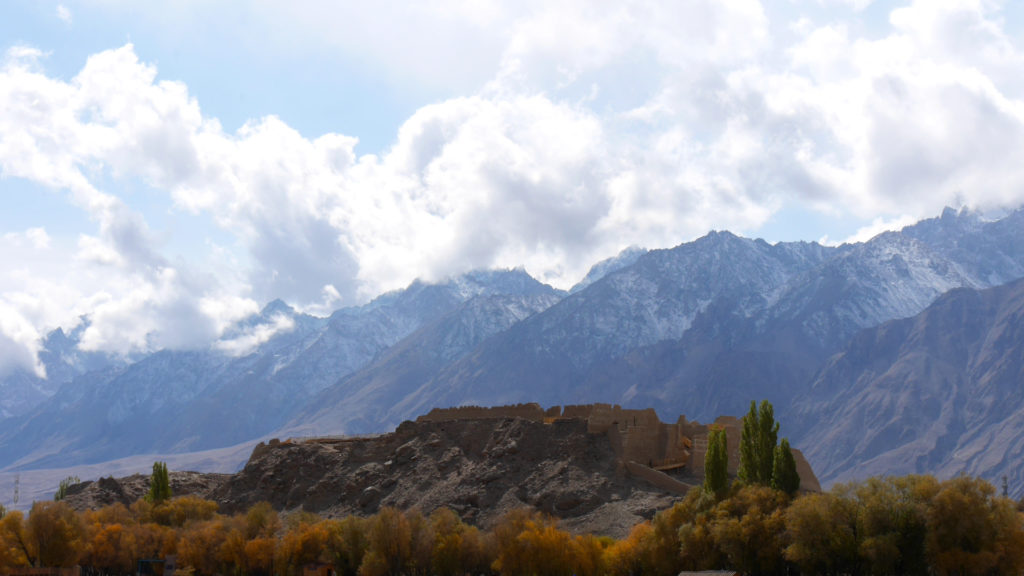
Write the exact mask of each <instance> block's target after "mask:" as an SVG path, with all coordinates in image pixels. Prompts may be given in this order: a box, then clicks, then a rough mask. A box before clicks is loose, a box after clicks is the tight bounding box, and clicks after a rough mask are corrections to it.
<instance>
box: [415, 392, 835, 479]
mask: <svg viewBox="0 0 1024 576" xmlns="http://www.w3.org/2000/svg"><path fill="white" fill-rule="evenodd" d="M503 418H523V419H526V420H532V421H534V422H549V423H550V422H557V421H564V420H581V421H585V422H586V423H587V432H589V433H591V434H604V435H606V436H607V437H608V439H609V441H610V442H611V445H612V449H613V450H614V451H615V454H616V455H617V456H618V457H619V459H620V460H621V461H622V462H624V463H629V462H635V463H637V464H638V465H641V466H647V467H650V468H659V469H662V470H667V469H671V468H674V467H683V466H685V467H686V469H687V470H689V471H690V473H691V474H693V475H695V476H698V477H699V476H703V474H704V461H705V459H706V456H707V445H708V433H709V430H710V429H711V428H723V429H725V431H726V448H727V451H728V455H729V463H728V470H729V474H730V475H732V476H735V475H736V474H737V473H738V472H739V467H740V438H741V435H742V429H743V421H742V420H741V419H739V418H736V417H733V416H720V417H719V418H717V419H716V420H715V421H714V422H713V423H712V424H710V425H706V424H701V423H700V422H689V421H687V419H686V417H685V416H680V417H679V419H678V420H676V423H675V424H666V423H664V422H662V421H661V419H660V418H658V414H657V412H655V411H654V409H653V408H646V409H643V410H634V409H625V408H622V407H621V406H619V405H617V404H615V405H612V404H581V405H567V406H552V407H550V408H548V409H547V410H545V409H543V408H541V406H540V405H539V404H537V403H533V402H531V403H529V404H516V405H514V406H495V407H481V406H460V407H457V408H435V409H433V410H431V411H430V412H429V413H428V414H426V415H423V416H420V417H419V418H417V419H416V421H417V422H444V421H450V420H480V419H503ZM793 456H794V458H795V459H796V462H797V472H798V473H799V475H800V488H801V489H802V490H816V491H820V490H821V487H820V485H819V484H818V479H817V478H816V477H815V476H814V472H813V471H812V470H811V467H810V464H808V462H807V460H806V459H805V458H804V456H803V454H801V453H800V451H799V450H795V449H794V450H793Z"/></svg>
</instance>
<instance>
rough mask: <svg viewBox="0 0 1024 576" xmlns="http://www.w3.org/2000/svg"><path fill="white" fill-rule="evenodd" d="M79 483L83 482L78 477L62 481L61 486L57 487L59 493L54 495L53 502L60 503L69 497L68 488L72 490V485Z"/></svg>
mask: <svg viewBox="0 0 1024 576" xmlns="http://www.w3.org/2000/svg"><path fill="white" fill-rule="evenodd" d="M79 482H81V480H80V479H79V478H78V476H68V477H67V478H65V479H63V480H61V481H60V484H59V485H58V486H57V491H56V492H54V493H53V501H54V502H60V501H61V500H63V499H64V498H65V497H66V496H67V495H68V488H70V487H71V485H72V484H78V483H79Z"/></svg>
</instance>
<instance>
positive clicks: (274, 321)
mask: <svg viewBox="0 0 1024 576" xmlns="http://www.w3.org/2000/svg"><path fill="white" fill-rule="evenodd" d="M294 329H295V319H294V318H292V317H291V316H286V315H284V314H277V315H275V316H274V317H273V318H271V319H270V322H265V323H262V324H256V325H254V326H252V327H250V328H248V329H246V330H245V331H244V332H243V333H242V334H240V335H237V336H234V337H233V338H230V339H226V340H218V341H216V342H214V344H213V347H214V348H215V349H217V350H220V351H221V352H224V353H225V354H227V355H229V356H235V357H238V356H245V355H246V354H249V353H251V352H252V351H254V350H256V348H258V347H259V346H260V344H263V343H265V342H268V341H269V340H270V339H271V338H273V337H274V336H276V335H277V334H281V333H283V332H291V331H292V330H294Z"/></svg>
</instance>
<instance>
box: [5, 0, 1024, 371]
mask: <svg viewBox="0 0 1024 576" xmlns="http://www.w3.org/2000/svg"><path fill="white" fill-rule="evenodd" d="M1022 4H1024V3H1019V2H999V1H994V0H993V1H987V0H916V1H882V0H877V1H872V0H774V1H771V2H768V1H765V2H759V1H757V0H686V1H683V2H679V1H663V2H646V1H632V0H615V1H607V2H606V1H603V0H581V1H573V0H566V1H562V2H549V1H533V0H515V1H507V2H506V1H501V0H438V1H433V2H431V1H428V2H416V3H408V2H401V3H400V2H389V1H380V2H335V1H331V0H295V1H292V2H275V1H270V0H263V1H260V0H256V1H246V2H242V1H231V0H223V1H216V2H213V1H205V0H204V1H199V0H180V1H177V2H137V1H134V0H132V1H129V0H82V1H74V0H64V1H61V2H52V1H48V0H9V1H6V2H4V3H3V5H2V6H0V50H2V56H0V202H2V204H0V270H2V272H0V376H3V375H4V374H9V373H11V372H12V371H14V370H27V371H30V372H34V373H36V374H38V375H41V376H42V375H44V373H45V372H44V369H43V367H42V366H41V365H40V363H39V362H38V359H37V353H38V351H39V347H40V345H41V340H42V338H43V337H44V336H45V335H46V334H47V333H48V332H49V331H51V330H53V329H55V328H57V327H63V328H65V329H71V328H73V327H75V326H78V325H82V326H83V327H84V328H85V329H84V331H83V332H82V341H81V347H82V348H83V349H87V350H97V351H104V352H109V353H114V354H126V355H127V354H135V353H144V352H148V351H152V350H156V349H162V348H172V349H188V348H203V347H209V346H216V347H219V348H221V349H224V350H235V351H237V353H244V350H245V347H239V346H236V345H234V344H237V342H235V343H232V342H225V341H224V338H225V333H226V330H227V329H228V328H229V327H230V326H232V324H234V323H236V322H238V321H239V320H240V319H243V318H246V317H247V316H249V315H251V314H253V313H255V312H257V311H258V310H259V309H260V308H261V307H262V306H263V305H265V304H266V303H267V302H268V301H270V300H272V299H275V298H281V299H283V300H285V301H287V302H289V303H290V304H292V305H294V306H296V307H297V308H299V309H301V310H304V311H307V312H309V313H313V314H327V313H329V312H330V311H331V310H334V309H336V308H339V307H342V306H348V305H355V304H360V303H363V302H366V301H367V300H369V299H370V298H372V297H374V296H375V295H377V294H380V293H382V292H384V291H387V290H393V289H397V288H401V287H403V286H406V285H408V284H409V282H411V281H412V280H414V279H416V278H423V279H426V280H442V279H444V278H447V277H450V276H452V275H455V274H459V273H462V272H466V271H468V270H472V269H478V268H493V267H502V268H509V267H517V266H522V267H524V268H525V269H526V270H527V271H528V272H529V273H530V274H532V275H533V276H535V277H536V278H538V279H540V280H542V281H544V282H547V283H550V284H552V285H554V286H556V287H560V288H568V287H570V286H571V285H572V284H573V283H575V282H576V281H578V280H579V279H580V278H582V277H583V276H584V275H585V274H586V272H587V270H588V269H589V267H590V266H591V265H592V264H593V263H595V262H597V261H599V260H601V259H604V258H607V257H610V256H613V255H615V254H617V253H618V252H619V251H621V250H623V249H625V248H627V247H630V246H642V247H647V248H665V247H671V246H674V245H677V244H679V243H682V242H687V241H690V240H693V239H695V238H697V237H700V236H702V235H704V234H705V233H707V232H708V231H709V230H712V229H715V230H731V231H733V232H735V233H737V234H741V235H744V236H748V237H760V238H765V239H766V240H768V241H770V242H777V241H793V240H806V241H819V242H823V243H830V244H835V243H839V242H843V241H857V240H864V239H867V238H870V237H871V236H872V235H874V234H876V233H878V232H881V231H883V230H886V229H896V228H899V227H901V226H903V225H906V224H909V223H912V222H914V221H916V220H919V219H922V218H927V217H932V216H936V215H938V214H939V213H940V212H941V210H942V208H943V207H944V206H953V207H957V208H960V207H970V208H972V209H976V210H980V211H982V212H983V213H987V214H997V213H999V212H1000V211H1004V210H1007V209H1014V208H1017V207H1019V206H1020V205H1021V204H1024V163H1022V162H1021V161H1020V160H1019V151H1020V150H1021V149H1022V144H1024V74H1021V73H1020V72H1021V70H1024V36H1022V35H1024V7H1022ZM83 318H88V322H87V323H86V324H82V323H83V322H84V320H83ZM288 327H289V324H288V323H287V322H284V321H280V319H277V320H275V321H274V322H273V323H270V324H267V325H261V326H257V327H255V328H254V330H257V329H258V331H257V332H255V333H254V334H248V335H245V342H247V343H248V344H247V346H251V345H254V344H255V343H258V342H260V341H262V340H265V339H266V338H269V337H270V335H272V334H273V333H274V332H275V331H276V330H285V329H288Z"/></svg>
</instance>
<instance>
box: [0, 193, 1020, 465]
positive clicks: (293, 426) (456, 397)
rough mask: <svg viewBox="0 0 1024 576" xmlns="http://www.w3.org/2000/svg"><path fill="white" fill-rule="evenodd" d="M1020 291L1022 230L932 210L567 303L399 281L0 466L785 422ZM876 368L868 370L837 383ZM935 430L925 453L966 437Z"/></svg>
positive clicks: (712, 252) (6, 457)
mask: <svg viewBox="0 0 1024 576" xmlns="http://www.w3.org/2000/svg"><path fill="white" fill-rule="evenodd" d="M1021 276H1024V212H1021V211H1018V212H1015V213H1012V214H1010V215H1008V216H1006V217H1005V218H1003V219H1001V220H998V221H983V220H982V219H980V218H979V217H978V216H977V215H975V214H972V213H970V212H966V211H961V212H959V213H957V212H955V211H952V210H947V211H946V212H944V213H943V214H942V216H941V217H939V218H935V219H931V220H926V221H923V222H921V223H919V224H917V225H915V226H911V227H908V228H905V229H904V230H902V231H900V232H889V233H885V234H882V235H879V236H877V237H875V238H873V239H872V240H870V241H868V242H865V243H860V244H853V245H844V246H840V247H827V246H820V245H818V244H814V243H779V244H776V245H770V244H767V243H766V242H764V241H760V240H749V239H745V238H740V237H737V236H735V235H733V234H730V233H728V232H712V233H710V234H708V235H707V236H705V237H703V238H700V239H697V240H695V241H693V242H689V243H686V244H682V245H680V246H677V247H675V248H672V249H669V250H654V251H650V252H644V251H639V250H630V251H626V252H624V253H623V254H621V255H620V256H618V257H616V258H613V259H611V260H609V261H606V262H602V263H599V264H598V265H596V266H595V268H594V270H593V271H592V273H591V274H589V275H588V277H587V279H586V280H585V282H581V284H580V285H579V286H577V287H575V288H574V290H573V292H572V293H571V294H566V293H564V292H560V291H556V290H553V289H552V288H550V287H549V286H545V285H543V284H540V283H539V282H537V281H536V280H534V279H533V278H531V277H530V276H529V275H528V274H526V273H525V272H524V271H522V270H511V271H492V272H475V273H471V274H467V275H465V276H461V277H459V278H456V279H453V280H450V281H447V282H444V283H441V284H426V283H422V282H415V283H413V284H412V285H410V286H409V287H408V288H407V289H405V290H402V291H398V292H394V293H389V294H386V295H383V296H381V297H379V298H377V299H376V300H374V301H373V302H371V303H369V304H367V305H365V306H361V307H356V308H346V309H342V310H339V311H337V312H335V313H334V314H332V315H331V316H330V317H329V318H313V317H309V316H304V315H302V314H298V313H296V312H295V311H294V310H292V309H291V308H289V307H287V306H286V305H285V304H283V303H280V302H277V303H272V304H271V305H269V306H268V309H267V310H265V311H264V313H263V314H262V315H261V316H259V317H255V318H253V319H250V320H249V321H247V322H249V325H240V326H239V327H238V328H237V333H238V334H244V333H246V332H245V331H246V330H247V329H249V328H251V327H252V326H257V325H262V324H266V323H269V322H271V321H272V320H273V319H274V318H281V317H284V318H286V319H287V320H288V321H289V322H291V324H293V327H292V328H291V329H290V330H285V331H282V332H280V333H278V334H277V335H275V336H274V337H273V338H271V339H270V340H269V341H267V342H265V343H263V344H261V345H260V346H259V347H257V348H256V349H255V350H253V351H251V352H249V353H248V354H246V355H243V356H239V357H230V356H226V355H225V354H224V353H222V352H217V351H211V350H204V351H192V352H170V351H164V352H158V353H155V354H152V355H150V356H147V357H145V358H142V359H138V360H137V361H134V362H130V361H123V362H121V363H119V364H118V363H108V364H107V365H103V366H100V367H99V368H98V369H92V370H86V371H84V372H81V373H80V374H77V375H74V376H73V377H71V378H70V380H69V381H68V382H67V383H65V384H64V385H63V386H62V387H61V388H60V390H59V391H58V392H57V393H56V394H55V395H52V397H50V399H49V400H43V401H41V402H42V403H41V404H38V406H36V407H35V408H32V409H31V410H29V411H28V412H26V413H23V414H22V415H21V416H18V417H14V418H8V419H6V420H4V421H0V466H10V465H12V464H14V463H17V466H21V467H41V466H54V465H62V466H63V465H68V464H69V463H80V462H99V461H103V460H105V459H110V458H115V457H122V456H127V455H130V454H142V453H161V452H163V453H168V452H176V453H181V452H188V451H195V450H200V449H212V448H217V447H222V446H228V445H234V444H238V443H240V442H244V441H247V440H252V439H254V438H261V437H267V436H269V435H273V434H278V435H282V436H288V435H313V434H325V433H363V432H380V431H386V430H389V429H392V428H393V427H394V426H395V425H396V424H397V423H399V422H401V421H402V420H403V419H407V418H410V417H412V416H415V415H417V414H421V413H425V412H427V411H429V410H430V409H431V408H434V407H444V406H451V405H460V404H480V405H496V404H507V403H515V402H539V403H541V404H545V405H554V404H582V403H591V402H609V403H620V404H623V405H625V406H648V405H652V406H656V407H657V409H658V410H659V412H661V413H662V415H663V416H671V415H673V414H679V413H684V414H687V416H689V417H691V418H696V419H700V420H703V421H707V420H709V419H710V418H713V417H714V416H717V415H719V414H734V415H738V414H742V413H744V412H746V409H747V407H748V406H749V402H750V400H751V399H762V398H767V399H769V400H771V401H772V402H773V403H775V405H776V408H777V412H779V413H780V414H784V413H786V412H787V410H788V409H789V408H790V407H791V406H793V405H794V403H795V402H797V401H810V399H811V398H817V400H815V401H816V402H819V403H822V405H824V403H826V402H840V401H839V400H834V399H833V397H832V396H835V397H836V398H840V397H844V396H841V393H842V392H843V391H844V390H845V389H846V387H845V386H839V385H836V386H835V387H828V386H825V387H824V388H823V387H822V386H823V385H822V384H820V383H819V381H820V379H816V378H815V376H816V375H817V374H818V373H819V371H820V370H822V367H823V366H825V365H826V363H827V362H829V358H831V357H832V356H833V355H834V354H836V353H840V352H843V351H844V350H845V349H846V348H845V347H846V346H847V344H848V343H849V342H850V341H851V338H853V337H855V335H857V334H859V333H860V332H861V331H862V330H864V329H866V328H874V327H878V326H879V325H882V324H883V323H885V322H888V321H891V320H894V319H900V318H909V317H912V316H914V315H916V314H918V313H920V312H922V311H923V310H925V309H926V308H927V307H928V306H929V305H931V304H932V303H933V302H934V301H935V300H936V298H939V297H940V296H941V295H942V294H944V293H946V292H948V291H950V290H954V289H958V288H969V289H983V288H987V287H991V286H997V285H1000V284H1004V283H1006V282H1008V281H1011V280H1013V279H1015V278H1019V277H1021ZM949 329H950V330H951V331H953V332H960V331H961V328H958V327H957V326H956V325H951V326H950V328H949ZM962 329H963V330H966V329H967V326H966V325H965V326H964V327H963V328H962ZM857 337H858V338H859V337H860V336H857ZM855 342H856V340H855ZM877 361H878V360H877V358H875V356H873V355H871V356H866V357H865V360H864V362H866V364H863V365H862V364H851V365H850V366H849V367H848V368H847V371H848V372H849V373H851V374H854V373H858V370H861V369H867V368H870V366H873V364H872V363H873V362H877ZM865 366H866V367H867V368H865ZM921 369H922V370H923V369H924V368H923V367H922V368H921ZM928 369H929V370H933V371H934V370H935V369H934V368H928ZM914 374H915V376H914V377H915V378H917V381H919V382H920V386H923V387H928V386H936V385H937V384H936V383H935V379H934V378H933V377H932V376H931V375H929V374H932V373H927V374H926V373H916V372H915V373H914ZM4 385H5V386H6V381H5V383H4ZM822 390H824V391H826V392H821V393H819V392H820V391H822ZM896 393H898V392H896ZM918 393H920V394H924V393H925V392H924V388H922V390H921V391H920V392H913V393H912V394H911V396H912V395H913V394H918ZM992 393H993V394H995V392H992ZM40 394H42V395H43V396H44V397H45V396H47V394H46V393H45V392H41V393H40ZM50 394H52V392H51V393H50ZM829 394H831V395H832V396H829ZM979 394H980V393H979ZM904 395H906V394H904ZM983 397H984V396H979V398H983ZM1011 400H1012V398H1011ZM36 401H37V402H39V401H40V400H39V399H36ZM853 401H854V400H850V402H853ZM856 401H857V402H863V399H860V398H858V399H857V400H856ZM908 402H909V400H908ZM978 402H980V400H979V401H978ZM978 402H974V404H972V406H974V408H973V409H974V410H977V411H979V412H985V411H986V410H989V411H993V410H996V409H1002V408H1003V407H1002V406H1001V405H1000V404H1001V401H1000V399H999V398H997V397H995V396H991V395H990V396H988V400H987V402H989V404H988V406H990V408H985V405H984V404H979V403H978ZM801 406H803V405H801ZM840 408H841V406H839V405H838V404H836V405H835V406H834V408H830V409H834V410H835V411H836V413H837V414H841V410H840ZM829 413H831V412H829ZM792 414H794V416H792V417H790V418H785V419H783V426H784V427H785V429H784V430H783V431H782V433H783V435H791V436H792V435H795V433H796V434H799V438H800V439H802V440H804V441H811V440H814V441H817V440H818V439H819V438H820V437H823V436H819V435H818V434H819V433H820V432H821V430H819V429H815V428H814V426H815V425H816V424H817V423H818V420H817V418H818V416H817V412H816V411H815V410H814V409H804V408H800V409H799V410H797V411H795V412H792ZM823 414H824V413H823ZM904 416H905V417H906V418H913V417H914V415H913V414H912V413H911V412H909V411H908V412H906V413H905V414H904ZM822 417H824V416H822ZM837 417H838V416H837ZM919 417H921V418H925V417H924V416H919ZM929 418H930V419H931V420H934V418H933V417H932V415H931V413H929V415H928V416H927V418H926V419H929ZM980 421H981V420H979V422H980ZM812 429H813V430H818V432H814V433H812V432H810V431H811V430H812ZM887 430H889V431H888V432H886V433H885V434H883V435H881V436H877V437H876V439H875V440H874V442H875V443H876V444H877V446H878V447H879V449H880V450H881V449H886V450H887V449H888V448H889V447H891V446H895V445H896V444H892V443H894V442H900V441H902V440H903V439H905V438H908V437H909V435H911V434H916V431H915V430H916V429H915V428H913V427H912V426H911V427H910V428H907V429H906V430H902V429H901V431H900V432H899V433H896V432H893V431H892V428H891V427H890V428H888V429H887ZM950 430H951V431H950V432H948V433H947V434H946V435H945V436H942V438H945V439H946V440H943V442H947V443H949V442H953V443H954V444H955V442H959V441H960V440H959V438H960V436H962V435H964V434H967V433H968V432H970V433H972V434H974V433H975V431H974V430H973V429H967V428H964V429H962V430H961V429H950ZM958 434H959V436H958ZM1000 434H1002V435H1001V436H998V438H999V439H1000V440H999V442H1002V443H1004V444H1007V443H1012V442H1016V441H1017V440H1016V439H1015V438H1016V436H1014V432H1013V430H1011V429H1004V430H1003V431H1001V432H1000ZM954 438H956V441H955V442H954V440H952V439H954ZM836 441H838V440H836ZM945 445H946V444H934V446H932V448H930V450H931V451H932V452H936V453H938V452H941V449H942V446H945ZM976 445H977V444H974V445H972V446H976ZM797 446H798V447H801V448H805V452H807V453H808V456H809V458H810V459H811V463H812V465H814V466H815V468H816V469H817V468H821V469H822V470H823V471H825V474H826V475H825V478H826V479H828V478H833V477H840V476H839V474H841V472H840V470H841V469H842V470H845V469H849V468H850V467H851V466H853V465H854V464H855V463H856V462H854V461H852V460H851V461H850V462H845V461H844V462H838V461H837V462H832V461H831V460H829V461H828V463H825V464H824V465H823V463H822V462H817V461H815V458H822V459H825V458H826V455H827V454H829V452H828V450H831V448H828V447H827V446H826V445H825V444H824V443H822V444H821V446H824V447H820V448H819V449H818V450H817V451H816V450H812V449H811V446H809V445H806V446H801V445H800V444H797ZM883 451H884V450H883ZM840 452H841V453H842V454H843V455H844V457H846V456H848V455H849V454H847V453H848V452H849V450H846V452H843V451H842V450H840ZM879 453H881V452H879ZM929 453H931V452H929ZM859 454H863V455H864V456H863V457H864V458H874V456H873V455H872V454H874V452H871V451H862V452H860V453H859ZM836 457H837V456H828V458H836ZM860 458H861V456H856V457H855V459H860ZM861 461H862V460H857V462H861ZM943 462H945V461H943ZM943 466H946V464H943ZM922 469H923V468H922ZM993 469H995V468H993ZM943 470H947V471H955V470H954V467H953V464H949V466H947V467H946V468H943ZM829 471H835V472H834V473H833V472H829ZM829 474H832V476H829Z"/></svg>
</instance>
